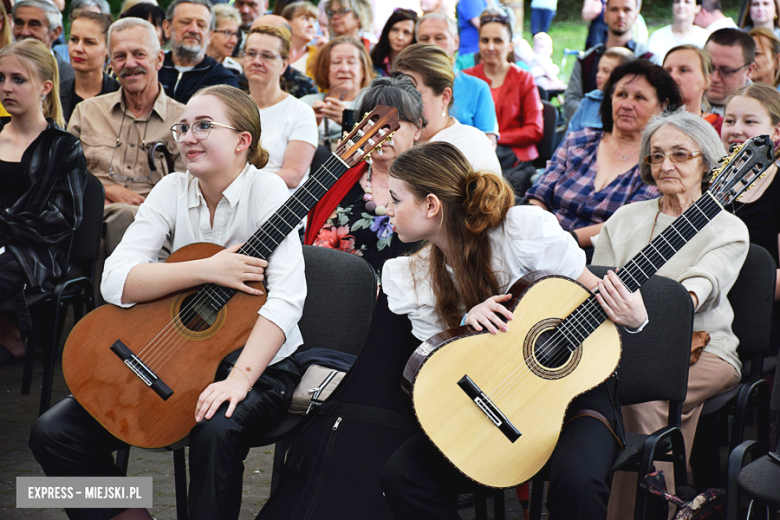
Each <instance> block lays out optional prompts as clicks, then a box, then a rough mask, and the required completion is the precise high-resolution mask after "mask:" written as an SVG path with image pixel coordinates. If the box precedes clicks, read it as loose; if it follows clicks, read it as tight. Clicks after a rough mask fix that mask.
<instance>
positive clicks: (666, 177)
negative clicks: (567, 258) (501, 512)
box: [593, 110, 749, 520]
mask: <svg viewBox="0 0 780 520" xmlns="http://www.w3.org/2000/svg"><path fill="white" fill-rule="evenodd" d="M724 153H725V150H724V149H723V145H722V144H721V142H720V138H719V137H718V134H717V133H716V132H715V130H714V129H713V128H712V125H710V124H708V123H707V122H706V121H704V120H703V119H702V118H700V117H698V116H695V115H693V114H689V113H688V112H686V111H684V110H679V111H676V112H674V113H666V114H664V115H663V116H661V117H658V118H655V119H653V120H652V121H651V122H650V123H649V124H648V125H647V129H646V130H645V132H644V135H643V136H642V147H641V151H640V154H641V155H642V156H643V157H644V160H643V161H642V164H641V175H642V180H643V181H644V182H646V183H648V184H650V185H653V186H657V187H658V191H660V192H661V197H660V198H658V199H656V200H647V201H643V202H637V203H635V204H629V205H627V206H624V207H622V208H620V209H618V210H617V212H616V213H615V214H614V215H612V217H610V218H609V220H607V222H605V223H604V227H603V228H602V229H601V233H599V238H598V242H597V243H596V252H595V254H594V255H593V263H594V264H596V265H625V264H626V263H628V261H629V260H631V258H633V257H634V256H635V255H636V254H637V253H638V252H639V251H640V250H642V248H644V247H645V246H646V245H647V243H648V241H649V240H651V239H653V238H655V237H656V236H658V234H659V233H661V232H662V231H664V230H665V229H666V228H667V227H668V226H669V225H670V224H671V223H672V222H674V220H675V219H676V218H677V217H679V216H680V215H681V214H682V213H683V211H685V210H686V209H688V208H689V207H690V206H691V205H692V204H693V203H694V202H696V200H698V199H699V197H701V195H702V189H703V187H706V186H707V184H708V183H709V180H710V177H711V175H710V174H709V172H710V170H711V169H712V168H714V167H716V166H717V165H718V164H719V162H720V159H721V158H722V157H723V155H724ZM748 240H749V237H748V231H747V228H745V225H744V224H743V223H742V222H741V221H740V220H739V218H737V217H735V216H734V215H731V214H729V213H728V212H726V211H722V212H720V213H719V214H718V215H717V216H716V217H715V218H714V219H713V221H712V223H711V225H708V226H706V227H705V228H704V229H702V230H701V231H700V232H699V233H698V234H696V236H694V237H693V238H692V239H691V240H690V241H689V242H688V243H687V244H685V247H684V248H683V249H682V250H680V251H678V252H677V254H676V255H675V256H674V258H673V259H671V261H669V262H666V263H665V264H664V265H663V266H661V268H660V269H658V272H657V275H658V276H666V277H667V278H672V279H673V280H677V281H678V282H680V283H681V284H682V285H683V287H685V288H686V289H687V290H688V292H689V293H690V295H691V299H692V300H693V308H694V317H693V330H695V331H704V332H706V333H708V334H709V336H710V338H711V340H710V342H709V343H708V344H707V346H706V347H704V351H703V352H701V356H700V357H699V358H698V360H694V359H692V360H691V361H692V364H691V367H690V370H689V373H688V394H687V396H686V398H685V401H684V402H683V404H682V423H681V426H680V429H681V430H682V435H683V438H684V440H685V460H686V463H687V461H688V459H689V458H690V454H691V449H692V448H693V437H694V434H695V432H696V425H697V423H698V422H699V414H700V413H701V410H702V406H703V405H704V401H706V400H707V399H708V398H710V397H713V396H716V395H719V394H721V393H723V392H726V391H728V390H730V389H731V388H734V387H735V386H736V385H737V383H739V380H740V378H741V370H742V364H741V363H740V361H739V357H738V356H737V345H738V344H739V340H738V339H737V337H736V336H735V335H734V332H733V331H732V330H731V322H732V321H733V319H734V311H733V310H732V309H731V304H730V303H729V299H728V298H727V297H726V295H727V294H728V292H729V290H730V289H731V287H732V286H733V285H734V282H735V281H736V279H737V276H738V275H739V270H740V267H741V266H742V264H743V263H744V262H745V258H746V257H747V252H748ZM621 410H622V412H623V422H624V424H625V427H626V431H627V432H630V433H642V434H645V435H649V434H651V433H653V432H655V431H657V430H659V429H660V428H663V427H664V426H666V425H667V424H669V402H668V401H652V402H647V403H641V404H635V405H631V406H622V407H621ZM656 465H657V467H658V469H664V476H665V477H666V484H667V489H669V490H670V491H671V492H672V493H674V491H673V490H674V472H673V471H671V463H656ZM636 479H637V477H636V473H626V472H618V473H615V475H614V477H613V481H612V493H611V495H610V503H609V513H610V514H609V516H608V518H614V519H616V520H617V519H624V518H630V517H631V516H632V514H633V511H634V498H635V496H636V489H637V482H636Z"/></svg>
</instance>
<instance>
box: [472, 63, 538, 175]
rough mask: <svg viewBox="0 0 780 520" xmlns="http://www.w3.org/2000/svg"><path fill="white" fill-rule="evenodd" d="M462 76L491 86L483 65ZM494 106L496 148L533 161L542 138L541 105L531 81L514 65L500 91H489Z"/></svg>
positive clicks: (528, 76) (536, 90)
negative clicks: (510, 149) (469, 76)
mask: <svg viewBox="0 0 780 520" xmlns="http://www.w3.org/2000/svg"><path fill="white" fill-rule="evenodd" d="M463 72H465V73H466V74H470V75H472V76H476V77H477V78H479V79H482V80H484V81H486V82H487V84H488V85H490V84H491V83H490V79H488V77H487V76H486V75H485V66H484V64H483V63H480V64H479V65H477V66H475V67H471V68H470V69H466V70H464V71H463ZM490 93H491V94H493V101H494V102H495V104H496V117H497V118H498V131H499V132H500V133H501V137H500V138H499V140H498V144H500V145H503V146H509V147H510V148H512V150H513V151H514V152H515V155H517V158H518V159H520V160H521V161H533V160H534V159H536V158H537V157H539V152H538V151H537V150H536V143H538V142H539V141H541V140H542V136H543V135H544V120H543V118H542V102H541V100H540V98H539V90H538V89H537V88H536V85H535V84H534V78H533V76H531V74H529V73H528V72H526V71H524V70H523V69H521V68H520V67H518V66H517V65H514V64H512V65H511V66H510V68H509V72H508V73H507V75H506V79H504V83H503V84H502V85H501V86H500V87H499V88H492V87H491V88H490Z"/></svg>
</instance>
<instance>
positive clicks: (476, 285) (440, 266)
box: [390, 142, 515, 327]
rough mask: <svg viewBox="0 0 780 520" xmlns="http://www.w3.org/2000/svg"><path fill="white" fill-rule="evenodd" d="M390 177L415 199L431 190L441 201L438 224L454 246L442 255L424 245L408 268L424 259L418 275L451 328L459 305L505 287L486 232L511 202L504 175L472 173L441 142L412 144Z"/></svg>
mask: <svg viewBox="0 0 780 520" xmlns="http://www.w3.org/2000/svg"><path fill="white" fill-rule="evenodd" d="M390 176H391V177H394V178H396V179H399V180H402V181H404V182H405V183H406V184H407V186H408V187H409V190H410V191H411V192H412V194H413V195H414V196H415V198H416V199H417V200H424V199H425V198H426V197H427V196H428V195H435V196H436V197H437V198H438V199H439V200H440V201H441V203H442V217H441V228H442V230H443V232H444V233H445V234H446V236H447V239H448V242H449V243H450V244H456V245H457V248H458V250H457V252H456V253H455V254H453V255H450V256H449V257H447V258H445V257H444V253H443V252H442V251H441V249H439V248H438V247H436V246H434V245H432V244H426V245H425V246H424V247H423V248H422V249H421V250H420V251H419V252H418V253H417V254H416V255H415V257H414V260H413V261H412V264H413V265H412V273H417V272H418V271H417V266H416V265H414V264H416V263H417V262H420V261H422V260H421V259H423V258H427V259H428V261H429V266H428V271H427V273H425V274H424V275H423V276H425V278H426V279H428V280H430V283H431V286H432V289H433V294H435V295H436V312H437V314H438V315H439V318H440V319H441V320H442V321H443V322H444V323H446V324H447V326H448V327H455V326H457V325H458V324H459V323H460V320H461V317H462V316H463V311H464V309H470V308H472V307H474V306H475V305H477V304H479V303H482V302H483V301H485V300H486V299H488V298H490V297H491V296H495V295H496V294H499V293H500V292H502V291H503V290H505V289H506V287H501V286H500V285H499V281H498V278H497V276H496V273H495V272H494V271H493V267H492V263H491V261H492V258H493V251H492V247H491V245H490V240H489V238H488V235H487V231H489V230H490V229H493V228H495V227H498V226H499V225H501V224H502V223H503V222H504V219H505V218H506V214H507V212H508V211H509V208H511V207H512V205H513V204H514V201H515V197H514V193H513V192H512V188H511V187H510V186H509V184H507V183H506V181H505V180H504V179H503V177H499V176H497V175H495V174H493V173H490V172H475V171H474V169H473V168H472V167H471V164H470V163H469V162H468V161H467V160H466V158H465V157H464V156H463V154H462V153H461V152H460V150H458V149H457V148H456V147H455V146H453V145H452V144H450V143H446V142H433V143H427V144H423V145H418V146H413V147H412V148H410V149H409V150H407V151H405V152H404V153H402V154H401V155H400V156H398V157H397V158H396V159H395V161H394V162H393V164H392V166H391V167H390ZM447 266H449V267H450V268H452V273H453V275H452V276H451V275H450V272H449V270H448V269H447ZM415 276H417V275H415ZM453 276H454V279H453ZM416 282H417V280H415V283H416Z"/></svg>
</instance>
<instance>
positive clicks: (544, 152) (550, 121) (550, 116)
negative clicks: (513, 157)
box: [532, 100, 558, 168]
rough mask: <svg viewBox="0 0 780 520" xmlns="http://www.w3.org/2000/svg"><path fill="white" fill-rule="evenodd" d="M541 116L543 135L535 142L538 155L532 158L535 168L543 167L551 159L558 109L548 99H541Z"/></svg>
mask: <svg viewBox="0 0 780 520" xmlns="http://www.w3.org/2000/svg"><path fill="white" fill-rule="evenodd" d="M542 118H543V120H544V136H543V137H542V140H541V141H539V142H538V143H537V144H536V149H537V150H538V152H539V157H537V158H536V159H534V161H533V163H532V164H533V165H534V167H535V168H545V167H546V166H547V161H549V160H550V159H552V156H553V153H554V152H555V132H556V130H557V128H558V109H557V108H555V105H553V104H552V103H550V102H549V101H544V100H542Z"/></svg>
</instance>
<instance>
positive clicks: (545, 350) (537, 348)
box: [534, 330, 571, 370]
mask: <svg viewBox="0 0 780 520" xmlns="http://www.w3.org/2000/svg"><path fill="white" fill-rule="evenodd" d="M534 357H535V358H536V360H537V361H538V362H539V364H540V365H542V366H543V367H544V368H546V369H548V370H554V369H558V368H560V367H562V366H563V365H565V364H566V362H567V361H569V358H570V357H571V352H570V351H569V349H568V346H567V345H565V344H561V342H559V341H556V338H555V337H554V333H553V331H552V330H546V331H544V332H542V333H541V334H539V336H538V337H537V339H536V341H535V342H534Z"/></svg>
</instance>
